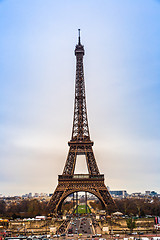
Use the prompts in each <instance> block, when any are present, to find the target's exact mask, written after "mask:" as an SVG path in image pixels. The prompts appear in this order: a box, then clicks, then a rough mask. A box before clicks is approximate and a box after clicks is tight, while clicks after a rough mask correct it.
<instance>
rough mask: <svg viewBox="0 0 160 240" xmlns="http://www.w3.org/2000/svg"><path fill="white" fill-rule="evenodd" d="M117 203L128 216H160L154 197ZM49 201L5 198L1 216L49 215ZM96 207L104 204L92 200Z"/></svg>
mask: <svg viewBox="0 0 160 240" xmlns="http://www.w3.org/2000/svg"><path fill="white" fill-rule="evenodd" d="M115 203H116V205H117V209H116V211H117V210H118V211H120V212H122V213H123V214H124V215H128V216H139V217H143V216H146V215H152V216H160V200H159V199H158V198H154V199H153V200H146V199H117V200H115ZM47 204H48V202H40V201H38V200H37V199H32V200H22V201H19V202H11V203H10V204H6V202H5V201H4V200H0V217H6V218H12V219H14V218H24V217H30V218H31V217H35V216H37V215H46V216H47V215H48V214H49V213H50V212H49V209H48V208H47ZM90 204H91V206H92V207H93V208H94V209H97V210H101V209H102V206H101V204H100V202H98V201H97V202H96V201H95V203H93V202H90ZM72 205H73V204H64V206H63V207H62V210H64V209H65V208H67V209H66V210H69V208H71V207H72ZM113 212H115V208H114V207H113V208H112V209H109V214H111V213H113Z"/></svg>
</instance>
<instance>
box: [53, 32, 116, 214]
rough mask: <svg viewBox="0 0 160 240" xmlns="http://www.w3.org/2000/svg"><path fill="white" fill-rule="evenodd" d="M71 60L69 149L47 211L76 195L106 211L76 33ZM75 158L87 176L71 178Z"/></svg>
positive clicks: (109, 201) (107, 203) (106, 198)
mask: <svg viewBox="0 0 160 240" xmlns="http://www.w3.org/2000/svg"><path fill="white" fill-rule="evenodd" d="M75 56H76V82H75V103H74V117H73V129H72V137H71V140H70V141H69V142H68V145H69V147H70V148H69V153H68V157H67V160H66V163H65V167H64V170H63V173H62V175H59V178H58V186H57V188H56V190H55V192H54V194H53V195H52V197H51V200H50V202H49V208H50V211H51V212H54V213H58V212H60V211H61V205H62V203H63V201H64V199H65V198H66V197H67V196H68V195H70V194H71V193H74V192H79V191H84V192H90V193H93V194H94V195H95V196H97V197H98V198H99V200H100V201H101V203H102V205H103V206H104V208H105V209H106V210H107V209H108V207H110V206H112V207H113V206H115V204H114V201H113V199H112V197H111V195H110V193H109V191H108V189H107V188H106V186H105V184H104V175H102V174H100V172H99V169H98V166H97V163H96V160H95V157H94V153H93V149H92V146H93V142H92V141H91V140H90V134H89V126H88V119H87V108H86V97H85V82H84V72H83V56H84V47H83V45H82V44H81V41H80V30H79V37H78V44H77V45H76V48H75ZM77 155H85V157H86V162H87V167H88V172H89V174H74V170H75V164H76V158H77Z"/></svg>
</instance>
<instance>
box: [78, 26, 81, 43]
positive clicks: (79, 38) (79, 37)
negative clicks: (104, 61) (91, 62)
mask: <svg viewBox="0 0 160 240" xmlns="http://www.w3.org/2000/svg"><path fill="white" fill-rule="evenodd" d="M80 32H81V29H78V45H81V36H80Z"/></svg>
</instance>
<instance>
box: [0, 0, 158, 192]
mask: <svg viewBox="0 0 160 240" xmlns="http://www.w3.org/2000/svg"><path fill="white" fill-rule="evenodd" d="M78 28H80V29H81V42H82V44H83V45H84V49H85V56H84V75H85V84H86V98H87V111H88V120H89V128H90V135H91V139H92V140H93V141H94V147H93V150H94V153H95V157H96V161H97V164H98V167H99V170H100V172H101V173H103V174H104V175H105V184H106V185H107V186H109V187H110V189H112V190H119V189H120V190H127V191H128V192H129V193H131V192H138V191H141V192H144V191H145V190H155V191H157V192H158V193H160V174H159V172H160V126H159V124H160V1H158V0H147V1H146V0H135V1H128V0H112V1H110V0H100V1H96V0H92V1H91V0H88V1H86V0H81V1H80V0H78V1H73V0H69V1H65V0H60V1H55V0H34V1H33V0H32V1H31V0H23V1H20V0H14V1H11V0H2V1H0V32H1V36H0V66H1V67H0V83H1V87H0V166H1V167H0V194H2V195H22V194H25V193H28V192H32V193H35V192H47V193H52V192H54V190H55V187H56V186H57V179H58V174H61V173H62V171H63V168H64V164H65V161H66V158H67V154H68V150H69V148H68V145H67V143H68V141H69V140H70V138H71V130H72V122H73V109H74V84H75V69H76V59H75V56H74V49H75V45H76V44H77V38H78ZM76 172H77V173H78V172H86V165H85V162H84V159H83V158H81V159H78V163H77V168H76Z"/></svg>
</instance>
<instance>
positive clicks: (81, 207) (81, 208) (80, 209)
mask: <svg viewBox="0 0 160 240" xmlns="http://www.w3.org/2000/svg"><path fill="white" fill-rule="evenodd" d="M74 213H77V210H76V209H75V210H74ZM78 213H86V205H85V204H84V205H78ZM87 213H91V210H90V208H89V206H88V205H87Z"/></svg>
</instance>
